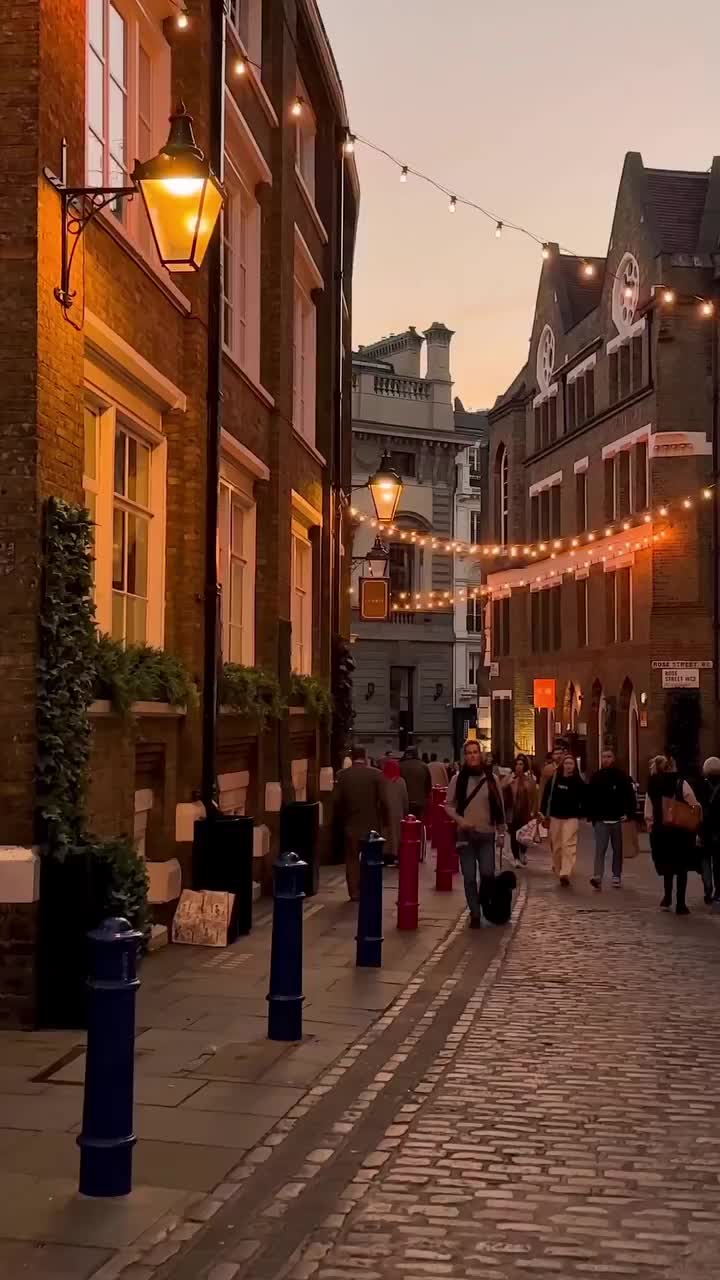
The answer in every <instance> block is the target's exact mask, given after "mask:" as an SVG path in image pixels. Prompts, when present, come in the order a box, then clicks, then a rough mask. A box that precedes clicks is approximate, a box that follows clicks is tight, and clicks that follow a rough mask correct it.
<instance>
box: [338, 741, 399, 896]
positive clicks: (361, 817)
mask: <svg viewBox="0 0 720 1280" xmlns="http://www.w3.org/2000/svg"><path fill="white" fill-rule="evenodd" d="M350 756H351V759H352V764H351V765H350V767H349V768H348V769H342V770H341V771H340V773H339V774H338V776H337V782H336V783H335V797H334V800H335V810H334V813H335V820H336V822H337V823H338V827H339V829H340V830H342V833H343V843H344V847H345V874H346V877H347V887H348V895H349V897H350V901H351V902H357V901H358V899H359V897H360V844H361V842H362V841H363V840H364V839H365V837H366V836H367V834H368V832H370V831H380V832H381V831H382V829H383V827H384V825H385V823H386V821H387V817H388V815H387V804H386V800H385V783H384V779H383V776H382V774H381V772H380V770H379V769H374V768H373V767H372V766H371V765H369V764H368V762H367V755H366V753H365V748H364V747H353V749H352V751H351V753H350Z"/></svg>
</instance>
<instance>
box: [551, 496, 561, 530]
mask: <svg viewBox="0 0 720 1280" xmlns="http://www.w3.org/2000/svg"><path fill="white" fill-rule="evenodd" d="M560 498H561V489H560V485H559V484H554V485H553V487H552V489H551V490H550V537H551V538H559V537H560V534H561V532H562V526H561V519H560Z"/></svg>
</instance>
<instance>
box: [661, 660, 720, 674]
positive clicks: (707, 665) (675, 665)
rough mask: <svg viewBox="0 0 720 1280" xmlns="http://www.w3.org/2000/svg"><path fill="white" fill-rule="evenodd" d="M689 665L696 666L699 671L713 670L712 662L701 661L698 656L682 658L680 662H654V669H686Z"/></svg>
mask: <svg viewBox="0 0 720 1280" xmlns="http://www.w3.org/2000/svg"><path fill="white" fill-rule="evenodd" d="M688 667H695V668H696V669H697V670H699V671H712V662H705V661H700V660H699V659H698V658H682V659H681V660H680V661H679V662H666V661H665V660H664V659H663V660H662V661H658V662H653V664H652V668H653V671H686V670H687V668H688Z"/></svg>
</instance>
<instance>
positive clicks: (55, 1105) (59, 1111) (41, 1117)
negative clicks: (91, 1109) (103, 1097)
mask: <svg viewBox="0 0 720 1280" xmlns="http://www.w3.org/2000/svg"><path fill="white" fill-rule="evenodd" d="M81 1114H82V1090H80V1089H72V1088H65V1089H62V1088H56V1089H51V1090H49V1091H48V1093H44V1094H42V1095H41V1096H40V1097H37V1098H35V1097H30V1098H28V1097H16V1096H11V1097H7V1096H0V1126H2V1127H3V1128H5V1129H38V1130H43V1131H47V1130H48V1129H52V1130H55V1131H56V1132H63V1131H65V1132H67V1131H68V1130H70V1129H72V1127H73V1125H74V1124H76V1123H77V1122H78V1120H79V1119H80V1116H81Z"/></svg>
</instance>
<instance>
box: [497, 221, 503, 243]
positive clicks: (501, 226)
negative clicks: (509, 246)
mask: <svg viewBox="0 0 720 1280" xmlns="http://www.w3.org/2000/svg"><path fill="white" fill-rule="evenodd" d="M502 233H503V224H502V222H498V224H497V226H496V228H495V239H496V240H499V239H500V237H501V235H502Z"/></svg>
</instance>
